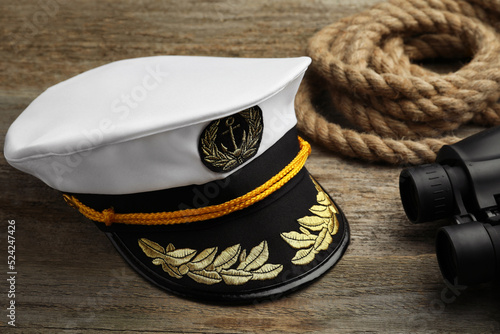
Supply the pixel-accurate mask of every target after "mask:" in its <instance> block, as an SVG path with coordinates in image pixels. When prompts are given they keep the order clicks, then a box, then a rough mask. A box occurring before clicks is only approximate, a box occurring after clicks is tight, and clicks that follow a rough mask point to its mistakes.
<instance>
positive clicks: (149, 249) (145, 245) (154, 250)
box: [139, 238, 165, 258]
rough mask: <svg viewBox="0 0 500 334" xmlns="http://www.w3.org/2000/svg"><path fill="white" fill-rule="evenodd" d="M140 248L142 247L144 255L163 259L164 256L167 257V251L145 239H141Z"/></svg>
mask: <svg viewBox="0 0 500 334" xmlns="http://www.w3.org/2000/svg"><path fill="white" fill-rule="evenodd" d="M139 246H140V247H141V249H142V251H143V252H144V254H146V255H147V256H149V257H160V258H162V257H163V256H165V249H164V248H163V247H162V246H160V245H159V244H157V243H156V242H153V241H151V240H148V239H145V238H142V239H139Z"/></svg>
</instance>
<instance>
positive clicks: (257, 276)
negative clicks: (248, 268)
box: [252, 263, 283, 281]
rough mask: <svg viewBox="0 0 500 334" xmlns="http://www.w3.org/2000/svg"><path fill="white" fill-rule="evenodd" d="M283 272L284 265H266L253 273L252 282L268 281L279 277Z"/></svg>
mask: <svg viewBox="0 0 500 334" xmlns="http://www.w3.org/2000/svg"><path fill="white" fill-rule="evenodd" d="M282 270H283V265H282V264H271V263H268V264H265V265H263V266H262V267H261V268H260V269H257V270H254V271H252V280H260V281H263V280H268V279H273V278H275V277H277V276H278V275H279V274H280V273H281V271H282Z"/></svg>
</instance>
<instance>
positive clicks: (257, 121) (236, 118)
mask: <svg viewBox="0 0 500 334" xmlns="http://www.w3.org/2000/svg"><path fill="white" fill-rule="evenodd" d="M220 128H222V129H220ZM225 129H227V130H225ZM219 130H221V132H220V134H219ZM222 130H225V131H222ZM236 130H238V131H236ZM262 130H263V123H262V111H261V109H260V108H259V107H258V106H255V107H251V108H248V109H246V110H244V111H242V112H240V113H238V114H235V115H232V116H228V117H226V118H223V119H219V120H216V121H213V122H211V123H210V124H209V125H208V126H207V127H206V128H205V130H203V133H202V135H201V137H200V144H199V151H200V155H201V156H202V162H203V163H204V165H205V166H207V167H208V168H209V169H211V170H213V171H216V172H227V171H229V170H231V169H233V168H236V167H238V166H239V165H241V164H243V163H244V162H245V161H247V160H248V159H250V158H252V157H253V156H254V155H255V154H256V153H257V150H258V148H259V144H260V140H261V138H262ZM238 141H241V142H240V144H239V145H238ZM230 148H231V149H230Z"/></svg>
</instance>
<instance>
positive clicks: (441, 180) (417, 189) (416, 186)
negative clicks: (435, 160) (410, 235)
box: [399, 164, 454, 223]
mask: <svg viewBox="0 0 500 334" xmlns="http://www.w3.org/2000/svg"><path fill="white" fill-rule="evenodd" d="M399 191H400V195H401V201H402V203H403V207H404V209H405V212H406V215H407V216H408V219H410V221H411V222H413V223H423V222H427V221H433V220H437V219H442V218H446V217H449V216H451V215H453V203H454V196H453V191H452V188H451V182H450V178H449V176H448V174H447V173H446V171H445V169H444V168H443V166H441V165H440V164H428V165H422V166H418V167H411V168H408V169H405V170H403V171H402V172H401V175H400V177H399Z"/></svg>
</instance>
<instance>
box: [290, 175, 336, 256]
mask: <svg viewBox="0 0 500 334" xmlns="http://www.w3.org/2000/svg"><path fill="white" fill-rule="evenodd" d="M311 180H312V181H313V182H314V186H315V187H316V190H317V191H318V195H317V196H316V201H317V202H318V204H319V205H313V206H312V207H311V208H310V209H309V211H311V212H312V213H313V214H314V216H305V217H302V218H300V219H297V222H298V223H299V224H300V227H299V230H300V232H302V233H299V232H297V231H290V232H283V233H281V237H282V238H283V240H285V241H286V242H287V243H288V244H289V245H290V246H292V247H293V248H295V249H298V251H297V253H296V254H295V257H294V258H293V259H292V263H293V264H295V265H306V264H309V263H311V262H312V261H313V260H314V258H315V257H316V254H318V253H319V252H320V251H323V250H327V249H328V247H329V246H330V244H331V243H332V241H333V238H332V236H333V235H335V234H337V232H338V230H339V221H338V219H337V214H338V210H337V208H336V207H335V205H334V204H333V202H332V201H331V200H330V197H328V195H327V194H326V193H325V192H324V191H323V190H322V189H321V187H320V186H319V184H318V183H317V182H316V181H315V180H314V179H313V178H311ZM311 231H313V232H319V233H318V234H313V233H312V232H311Z"/></svg>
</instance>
